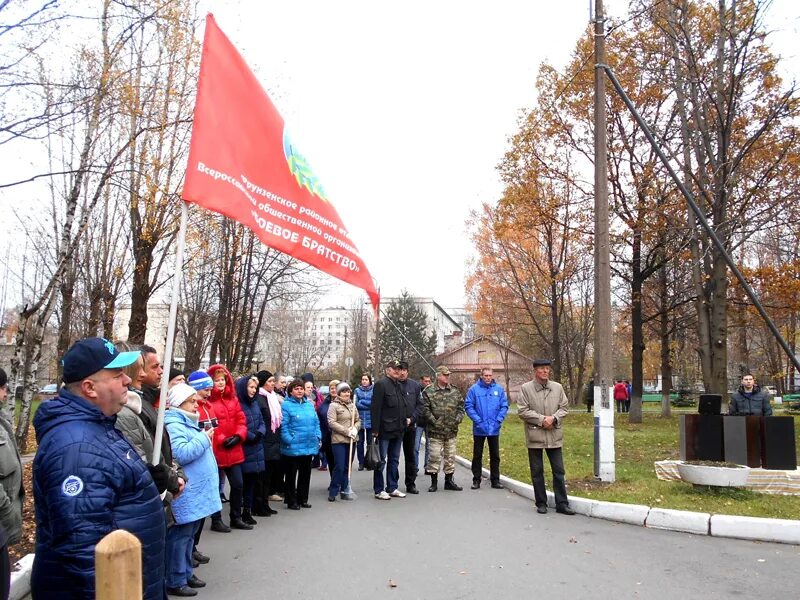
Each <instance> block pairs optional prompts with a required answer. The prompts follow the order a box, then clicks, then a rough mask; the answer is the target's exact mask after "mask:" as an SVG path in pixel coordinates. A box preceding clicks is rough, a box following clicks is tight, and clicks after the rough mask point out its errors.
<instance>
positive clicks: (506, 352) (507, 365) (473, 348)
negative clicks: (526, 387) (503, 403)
mask: <svg viewBox="0 0 800 600" xmlns="http://www.w3.org/2000/svg"><path fill="white" fill-rule="evenodd" d="M531 364H532V360H531V359H530V358H529V357H528V356H525V355H524V354H522V353H521V352H517V351H516V350H514V349H512V348H509V347H508V346H506V345H505V344H501V343H499V342H497V341H496V340H493V339H491V338H489V337H486V336H480V337H477V338H474V339H472V340H470V341H468V342H465V343H463V344H461V345H459V346H456V347H455V348H452V349H450V350H447V351H445V352H443V353H442V354H439V355H438V356H437V357H436V365H437V366H439V365H445V366H446V367H447V368H448V369H450V371H451V372H452V375H451V378H450V379H451V381H452V382H453V384H454V385H456V386H458V387H462V386H467V387H469V386H470V385H472V384H473V383H474V382H475V381H476V380H477V379H478V377H479V376H480V373H481V369H482V368H484V367H491V368H492V371H493V372H494V378H495V381H497V383H499V384H500V385H502V386H503V387H504V388H505V389H506V394H508V399H509V401H510V402H514V401H516V399H517V396H518V395H519V390H520V387H522V384H523V383H526V382H528V381H530V380H531V379H532V377H533V367H532V366H531Z"/></svg>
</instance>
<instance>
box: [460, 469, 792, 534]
mask: <svg viewBox="0 0 800 600" xmlns="http://www.w3.org/2000/svg"><path fill="white" fill-rule="evenodd" d="M456 462H458V463H459V464H460V465H461V466H462V467H466V468H467V469H470V468H472V461H470V460H468V459H466V458H464V457H463V456H458V455H456ZM482 471H483V476H484V477H486V478H488V477H489V470H488V469H483V470H482ZM500 482H501V483H502V484H503V485H504V486H505V487H506V489H508V490H509V491H512V492H514V493H515V494H517V495H519V496H522V497H523V498H528V499H529V500H533V499H534V496H533V486H532V485H530V484H527V483H522V482H520V481H517V480H516V479H511V478H510V477H506V476H505V475H501V476H500ZM569 503H570V506H572V508H573V510H574V511H575V512H576V513H578V514H581V515H585V516H587V517H594V518H598V519H605V520H608V521H616V522H620V523H628V524H631V525H639V526H643V527H649V528H651V529H665V530H668V531H679V532H682V533H692V534H695V535H710V536H713V537H721V538H722V537H724V538H737V539H742V540H751V541H758V542H776V543H779V544H796V545H800V521H794V520H789V519H765V518H761V517H744V516H738V515H711V514H708V513H698V512H690V511H684V510H674V509H668V508H659V507H649V506H645V505H642V504H623V503H621V502H606V501H602V500H591V499H589V498H580V497H578V496H570V497H569ZM547 504H548V506H551V507H554V506H555V498H554V496H553V493H552V492H549V491H548V492H547Z"/></svg>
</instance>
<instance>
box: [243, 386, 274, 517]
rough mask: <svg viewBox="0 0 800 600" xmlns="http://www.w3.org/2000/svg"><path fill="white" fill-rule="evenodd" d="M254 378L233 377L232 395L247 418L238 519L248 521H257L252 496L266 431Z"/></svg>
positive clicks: (262, 456) (262, 457)
mask: <svg viewBox="0 0 800 600" xmlns="http://www.w3.org/2000/svg"><path fill="white" fill-rule="evenodd" d="M257 392H258V379H257V378H256V377H253V376H245V377H239V379H237V380H236V397H237V398H239V404H240V405H241V406H242V412H243V413H244V416H245V418H246V419H247V439H245V440H244V463H243V464H242V475H243V479H244V497H243V499H242V521H244V522H245V523H247V524H248V525H257V524H258V522H257V521H256V520H255V519H254V518H253V496H254V494H255V491H256V484H257V483H258V479H259V477H261V473H263V472H264V469H265V465H264V444H262V443H261V440H263V439H264V436H265V435H266V433H267V427H266V425H265V424H264V416H263V415H262V414H261V407H260V406H259V405H258V400H257V399H256V393H257Z"/></svg>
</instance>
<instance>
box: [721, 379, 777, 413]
mask: <svg viewBox="0 0 800 600" xmlns="http://www.w3.org/2000/svg"><path fill="white" fill-rule="evenodd" d="M728 414H729V415H741V416H758V417H771V416H772V405H770V403H769V394H767V392H765V391H763V390H762V389H761V388H760V387H758V386H757V385H756V380H755V378H754V377H753V376H752V375H751V374H750V373H748V374H747V375H745V376H744V377H742V385H741V386H739V389H738V390H736V391H735V392H734V393H733V395H732V396H731V403H730V405H729V406H728Z"/></svg>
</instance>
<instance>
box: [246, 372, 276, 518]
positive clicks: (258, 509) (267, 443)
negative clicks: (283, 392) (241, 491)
mask: <svg viewBox="0 0 800 600" xmlns="http://www.w3.org/2000/svg"><path fill="white" fill-rule="evenodd" d="M256 377H257V378H258V406H259V407H260V408H261V415H262V416H263V417H264V423H266V425H267V435H265V436H264V439H263V440H262V443H263V444H264V460H265V464H266V470H265V471H264V473H263V474H262V477H261V480H260V481H259V483H258V485H257V486H256V491H255V497H254V499H253V514H254V515H260V516H262V517H268V516H270V515H273V514H275V513H276V512H277V511H275V510H272V509H271V508H270V507H269V501H270V500H273V501H276V502H282V501H283V468H282V463H281V431H280V429H281V421H282V419H283V412H282V411H281V403H280V401H279V399H278V394H276V393H275V377H274V376H273V375H272V373H270V372H269V371H259V372H258V373H256Z"/></svg>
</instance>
